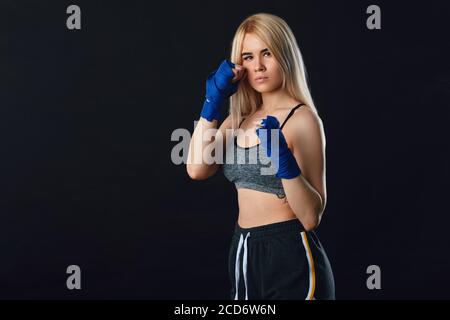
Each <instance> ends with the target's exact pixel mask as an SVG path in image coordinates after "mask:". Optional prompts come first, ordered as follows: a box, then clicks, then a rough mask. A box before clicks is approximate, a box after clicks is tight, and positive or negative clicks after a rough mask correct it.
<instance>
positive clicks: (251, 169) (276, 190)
mask: <svg viewBox="0 0 450 320" xmlns="http://www.w3.org/2000/svg"><path fill="white" fill-rule="evenodd" d="M231 61H233V62H231ZM231 61H230V60H225V61H223V62H222V64H221V65H220V66H219V68H218V69H217V70H216V71H214V72H212V73H211V74H210V75H209V76H208V78H207V81H206V97H205V101H204V104H203V108H202V111H201V117H200V120H199V122H198V125H197V126H196V128H195V130H194V134H193V138H192V140H191V144H190V147H189V155H188V164H187V171H188V174H189V176H190V177H191V178H193V179H206V178H208V177H210V176H212V175H213V174H215V173H216V172H217V170H218V169H219V168H220V167H222V169H223V173H224V174H225V176H226V177H227V178H228V179H229V180H230V181H231V182H234V183H235V185H236V189H237V194H238V204H239V216H238V220H237V222H236V225H235V230H234V235H233V237H232V241H231V246H230V251H229V268H228V270H229V276H230V281H231V298H232V299H334V298H335V293H334V278H333V273H332V269H331V265H330V262H329V260H328V258H327V255H326V253H325V250H324V248H323V247H322V245H321V243H320V241H319V239H318V237H317V235H316V233H315V232H314V229H315V228H317V226H318V225H319V223H320V221H321V219H322V216H323V212H324V209H325V205H326V197H327V193H326V180H325V135H324V130H323V125H322V121H321V119H320V118H319V115H318V112H317V110H316V108H315V106H314V103H313V100H312V97H311V94H310V91H309V89H308V86H307V82H306V72H305V67H304V64H303V60H302V56H301V53H300V50H299V48H298V45H297V42H296V39H295V37H294V35H293V33H292V31H291V29H290V28H289V26H288V25H287V24H286V22H285V21H284V20H283V19H281V18H280V17H277V16H275V15H271V14H267V13H259V14H255V15H252V16H250V17H248V18H246V19H245V20H244V21H243V22H242V23H241V24H240V26H239V27H238V29H237V31H236V34H235V36H234V39H233V43H232V52H231ZM229 97H230V100H231V101H230V112H229V115H228V117H227V118H226V119H225V120H224V121H223V122H222V124H221V125H220V127H219V129H218V130H217V133H216V135H215V137H214V139H212V141H208V140H206V141H204V133H205V132H206V130H208V129H212V128H217V124H218V121H219V120H220V110H221V108H222V107H223V105H224V104H225V103H226V100H227V99H228V98H229ZM280 124H281V125H280ZM230 130H231V131H232V132H233V135H231V136H230V135H229V131H230ZM194 145H195V147H194ZM211 145H212V146H213V148H220V147H222V149H223V150H225V155H226V161H225V163H223V162H222V163H223V165H222V164H221V163H217V162H213V163H211V164H209V163H210V162H208V163H206V161H201V163H193V161H192V157H193V156H196V157H197V158H198V157H200V158H201V159H203V151H204V150H205V148H207V147H208V146H209V148H211ZM199 146H200V147H199ZM195 153H196V155H195ZM255 155H256V161H252V159H251V157H252V156H255ZM264 164H267V165H264ZM270 168H272V172H271V173H270V170H269V169H270ZM268 172H269V173H268Z"/></svg>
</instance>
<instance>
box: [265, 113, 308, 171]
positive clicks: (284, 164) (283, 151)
mask: <svg viewBox="0 0 450 320" xmlns="http://www.w3.org/2000/svg"><path fill="white" fill-rule="evenodd" d="M257 128H258V129H256V134H257V135H258V137H259V140H260V141H261V146H262V147H263V148H264V149H265V150H266V154H267V156H268V157H270V158H271V160H272V163H273V164H274V165H275V169H276V170H277V173H276V177H277V178H283V179H292V178H295V177H298V176H299V175H300V174H301V170H300V168H299V166H298V164H297V160H295V157H294V155H293V154H292V152H291V150H289V148H288V145H287V142H286V139H285V137H284V135H283V132H282V131H281V130H280V123H279V122H278V120H277V118H275V117H273V116H267V118H265V119H263V120H261V121H258V122H257ZM262 129H264V130H262ZM274 130H275V131H274ZM272 138H274V139H276V140H272ZM272 148H274V149H272ZM277 151H278V152H277Z"/></svg>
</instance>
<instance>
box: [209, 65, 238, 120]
mask: <svg viewBox="0 0 450 320" xmlns="http://www.w3.org/2000/svg"><path fill="white" fill-rule="evenodd" d="M233 68H234V63H232V62H230V61H229V60H224V61H223V62H222V63H221V65H220V66H219V68H218V69H217V70H216V71H214V72H212V73H210V74H209V76H208V78H207V80H206V95H205V101H204V103H203V108H202V111H201V113H200V116H202V117H203V118H205V119H206V120H208V121H210V122H211V121H213V119H216V120H218V121H219V120H220V109H221V108H222V106H223V105H224V104H225V102H226V99H227V98H228V97H230V96H232V95H233V94H235V93H236V91H237V88H238V83H239V81H237V82H235V83H231V79H233V77H234V73H233V70H232V69H233Z"/></svg>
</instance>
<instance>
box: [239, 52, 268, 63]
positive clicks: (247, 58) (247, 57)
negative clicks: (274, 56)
mask: <svg viewBox="0 0 450 320" xmlns="http://www.w3.org/2000/svg"><path fill="white" fill-rule="evenodd" d="M266 54H267V57H270V52H269V51H266V52H264V55H266ZM250 58H252V56H246V57H245V58H244V60H247V61H248V60H250Z"/></svg>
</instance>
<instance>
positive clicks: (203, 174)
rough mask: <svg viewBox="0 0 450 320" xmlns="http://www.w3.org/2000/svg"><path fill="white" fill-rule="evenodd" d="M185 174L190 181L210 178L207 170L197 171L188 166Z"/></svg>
mask: <svg viewBox="0 0 450 320" xmlns="http://www.w3.org/2000/svg"><path fill="white" fill-rule="evenodd" d="M186 171H187V174H188V176H189V177H190V178H191V179H192V180H206V179H208V178H209V177H211V175H212V174H214V173H212V172H210V171H209V170H198V169H196V168H192V167H191V166H188V167H187V169H186Z"/></svg>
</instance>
